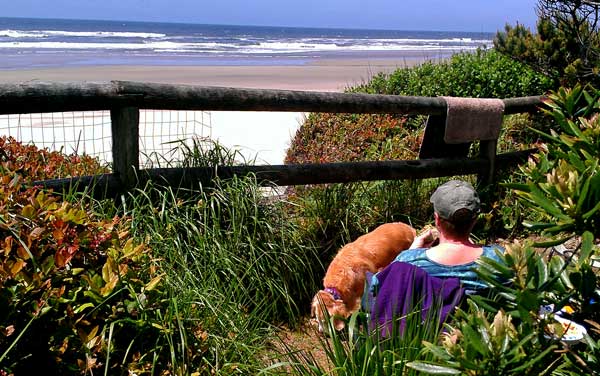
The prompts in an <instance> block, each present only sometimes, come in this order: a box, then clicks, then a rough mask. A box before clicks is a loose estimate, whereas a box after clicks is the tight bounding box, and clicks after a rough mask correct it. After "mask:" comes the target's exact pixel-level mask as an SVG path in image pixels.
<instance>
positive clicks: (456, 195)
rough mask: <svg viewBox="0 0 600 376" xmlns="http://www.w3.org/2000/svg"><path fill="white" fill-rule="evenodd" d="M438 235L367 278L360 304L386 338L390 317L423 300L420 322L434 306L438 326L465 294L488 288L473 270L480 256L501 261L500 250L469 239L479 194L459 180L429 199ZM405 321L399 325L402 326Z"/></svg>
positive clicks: (427, 236) (419, 240)
mask: <svg viewBox="0 0 600 376" xmlns="http://www.w3.org/2000/svg"><path fill="white" fill-rule="evenodd" d="M430 201H431V203H432V204H433V210H434V220H435V227H436V229H437V231H436V230H428V231H425V232H424V233H423V234H421V235H420V236H417V237H416V238H415V240H414V242H413V244H412V245H411V246H410V248H409V249H407V250H404V251H402V252H400V254H399V255H398V256H397V257H396V259H395V260H394V261H393V262H392V263H391V264H390V265H388V266H387V267H386V268H384V269H383V270H382V271H380V272H378V273H376V274H374V275H372V276H371V278H368V279H367V281H368V286H367V291H366V294H365V297H364V299H363V303H364V308H366V309H367V310H369V311H370V312H371V324H372V326H373V327H374V326H375V325H378V326H382V327H383V329H382V334H383V335H386V333H390V330H391V327H392V324H391V323H392V322H393V318H395V317H398V316H406V314H407V313H409V312H411V310H412V309H413V307H414V304H415V297H418V298H419V299H421V302H420V304H421V310H422V312H423V317H425V315H426V313H427V311H428V310H429V309H430V307H432V306H433V305H434V304H436V305H438V309H439V312H440V317H439V318H440V322H443V321H444V320H445V318H446V316H447V314H448V313H449V312H450V311H451V310H452V309H453V308H454V307H455V306H456V305H457V304H459V302H460V301H461V299H462V297H463V294H465V293H466V294H472V293H476V292H477V291H481V290H482V289H484V288H486V285H485V284H484V282H483V281H481V280H480V279H479V278H478V277H477V274H476V273H475V271H474V268H475V267H476V261H477V260H478V259H479V258H481V257H482V256H485V257H488V258H492V259H495V260H496V261H500V256H499V255H498V254H497V253H496V250H498V251H499V253H500V254H502V253H503V252H504V249H503V248H502V247H500V246H496V245H492V246H480V245H477V244H475V243H474V242H473V241H472V240H471V239H470V235H471V231H472V229H473V227H474V225H475V222H476V220H477V215H478V213H479V211H480V200H479V195H478V194H477V192H476V191H475V189H474V188H473V187H472V186H471V185H470V184H469V183H467V182H465V181H462V180H451V181H449V182H447V183H444V184H442V185H441V186H439V187H438V188H437V189H436V191H435V192H434V193H433V195H432V196H431V199H430ZM403 325H404V321H402V322H401V323H400V327H401V330H402V327H403Z"/></svg>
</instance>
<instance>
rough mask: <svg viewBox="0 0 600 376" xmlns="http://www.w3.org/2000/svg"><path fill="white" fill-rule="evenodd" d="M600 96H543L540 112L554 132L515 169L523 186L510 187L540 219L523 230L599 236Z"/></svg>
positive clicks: (579, 91) (562, 92) (580, 91)
mask: <svg viewBox="0 0 600 376" xmlns="http://www.w3.org/2000/svg"><path fill="white" fill-rule="evenodd" d="M599 98H600V93H599V92H598V91H596V90H595V89H593V88H589V90H588V89H584V88H582V87H581V86H576V87H575V88H574V89H572V90H569V89H564V88H561V89H559V90H558V91H557V92H554V93H552V94H551V95H549V100H548V101H547V103H546V104H547V108H546V110H545V112H546V113H547V114H549V115H550V116H551V117H552V118H553V119H554V121H555V123H556V124H557V125H558V127H560V130H561V133H558V132H556V131H554V130H551V133H550V134H545V133H541V132H540V133H541V134H542V135H543V136H544V137H545V138H546V140H547V142H548V145H547V146H544V147H542V150H541V151H540V152H538V153H537V154H535V155H534V156H533V157H532V159H530V161H529V162H528V164H527V165H525V166H523V167H522V168H521V170H522V173H523V174H524V175H525V176H526V177H527V182H526V183H524V184H510V185H508V186H509V187H510V188H513V189H514V190H515V191H516V193H517V194H518V195H519V196H520V197H521V198H523V200H524V202H525V203H526V204H528V205H529V206H530V207H531V208H532V209H533V210H535V211H537V212H539V213H540V214H541V215H542V218H541V219H540V220H539V221H537V222H528V223H526V225H527V226H528V227H529V228H531V229H532V230H542V231H543V233H544V234H547V235H557V234H565V235H567V236H568V235H569V234H581V233H583V232H584V231H591V232H592V234H594V236H596V237H598V236H599V235H600V232H599V231H598V228H599V227H600V166H599V162H598V160H599V158H600V118H599V117H598V115H597V112H598V109H599V103H598V99H599Z"/></svg>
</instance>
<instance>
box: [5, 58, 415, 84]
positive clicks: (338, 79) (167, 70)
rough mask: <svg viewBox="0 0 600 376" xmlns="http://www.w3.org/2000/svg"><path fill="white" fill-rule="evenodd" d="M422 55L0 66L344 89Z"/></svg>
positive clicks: (94, 76)
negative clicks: (253, 62) (252, 61)
mask: <svg viewBox="0 0 600 376" xmlns="http://www.w3.org/2000/svg"><path fill="white" fill-rule="evenodd" d="M421 60H422V59H416V58H414V57H413V58H398V57H396V58H390V59H323V60H317V61H314V62H310V63H307V64H302V65H234V66H231V65H214V66H213V65H198V66H179V65H178V66H169V65H164V66H163V65H153V66H144V65H109V66H78V67H68V66H67V67H61V68H40V69H23V70H18V69H10V70H0V82H4V83H14V82H24V81H34V80H35V81H60V82H68V81H94V82H96V81H110V80H128V81H144V82H159V83H172V84H190V85H202V86H224V87H243V88H257V89H285V90H309V91H343V90H344V89H345V88H346V87H348V86H353V85H356V84H360V83H362V82H365V81H368V79H369V78H371V77H372V76H374V75H375V74H377V73H379V72H391V71H393V70H395V69H397V68H399V67H406V66H410V65H414V64H415V63H417V62H419V61H421Z"/></svg>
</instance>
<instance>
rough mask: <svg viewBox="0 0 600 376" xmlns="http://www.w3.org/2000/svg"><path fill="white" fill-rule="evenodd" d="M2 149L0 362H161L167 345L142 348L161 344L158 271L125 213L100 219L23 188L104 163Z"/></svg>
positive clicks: (67, 365)
mask: <svg viewBox="0 0 600 376" xmlns="http://www.w3.org/2000/svg"><path fill="white" fill-rule="evenodd" d="M0 154H1V156H2V162H1V166H0V170H1V172H2V176H1V177H0V233H1V240H0V247H1V249H2V252H1V253H0V306H1V307H2V309H1V310H0V328H1V329H2V335H0V369H1V370H2V371H3V372H9V373H10V372H14V373H15V374H36V373H42V372H43V373H50V374H75V373H84V372H93V371H94V370H97V369H98V368H100V369H103V370H104V371H105V372H108V373H113V374H125V373H127V369H128V368H130V367H131V368H132V369H133V368H135V369H142V370H148V369H150V368H152V367H153V366H155V365H158V364H162V365H163V366H164V365H165V364H166V363H167V361H168V358H169V355H168V352H162V354H161V355H158V356H157V357H156V358H154V359H152V360H150V359H149V358H148V357H147V356H146V355H147V353H152V352H153V350H154V349H155V346H157V345H159V343H160V341H156V338H160V337H161V336H160V332H161V330H160V329H157V328H158V327H157V326H155V325H158V324H157V321H158V320H157V317H156V311H157V310H158V309H159V308H158V307H157V303H158V302H159V301H160V297H161V295H162V293H161V289H160V280H161V276H160V273H158V272H157V270H156V267H155V266H154V265H153V263H152V262H151V258H150V257H149V253H148V249H147V247H146V246H144V245H143V244H140V243H138V242H136V241H134V240H133V239H132V238H131V237H130V236H129V235H128V227H129V225H128V221H127V219H126V218H118V217H115V218H114V219H104V218H98V217H97V216H96V215H95V214H94V213H93V212H92V211H91V210H90V208H89V207H87V206H86V205H85V203H74V204H72V203H69V202H66V201H62V202H61V201H60V200H59V198H58V197H56V196H53V195H52V194H51V193H46V192H42V191H40V190H39V189H38V188H36V187H30V188H26V186H27V185H28V184H29V183H30V182H31V181H32V180H38V179H45V178H51V177H55V176H63V177H64V176H72V175H79V174H86V173H97V172H103V171H105V170H104V169H103V168H101V167H100V165H99V164H98V163H97V161H96V160H93V159H92V158H89V157H83V158H79V157H76V156H63V155H61V154H60V153H56V152H52V153H51V152H48V151H46V150H38V149H37V148H35V147H34V146H31V145H29V146H25V145H22V144H21V143H18V142H16V141H14V140H12V139H6V138H3V139H2V143H1V145H0ZM86 164H87V165H86ZM55 174H56V175H55ZM149 338H151V339H152V340H151V341H148V339H149ZM165 356H166V358H167V360H165V359H166V358H165Z"/></svg>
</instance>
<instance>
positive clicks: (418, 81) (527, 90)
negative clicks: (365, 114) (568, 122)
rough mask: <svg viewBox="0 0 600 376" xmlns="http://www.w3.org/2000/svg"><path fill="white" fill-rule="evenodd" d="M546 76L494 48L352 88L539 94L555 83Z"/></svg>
mask: <svg viewBox="0 0 600 376" xmlns="http://www.w3.org/2000/svg"><path fill="white" fill-rule="evenodd" d="M551 85H552V82H551V80H549V79H548V78H547V77H546V76H544V75H542V74H539V73H536V72H534V71H533V70H532V69H530V68H528V67H527V66H526V65H525V64H522V63H519V62H516V61H514V60H512V59H510V58H507V57H505V56H503V55H501V54H499V53H498V52H496V51H494V50H488V51H486V50H477V51H476V52H475V53H466V52H463V53H458V54H455V55H453V56H452V57H451V58H450V59H448V60H443V61H439V62H434V61H427V62H424V63H423V64H421V65H418V66H415V67H407V68H401V69H398V70H396V71H395V72H393V73H391V74H384V73H380V74H378V75H376V76H375V77H373V78H372V79H371V81H370V82H368V83H366V84H365V85H361V86H357V87H356V88H353V89H351V91H355V92H366V93H372V94H394V95H414V96H440V95H447V96H455V97H475V98H509V97H522V96H528V95H540V94H542V93H544V92H546V91H547V90H549V89H550V88H551V87H552V86H551Z"/></svg>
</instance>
